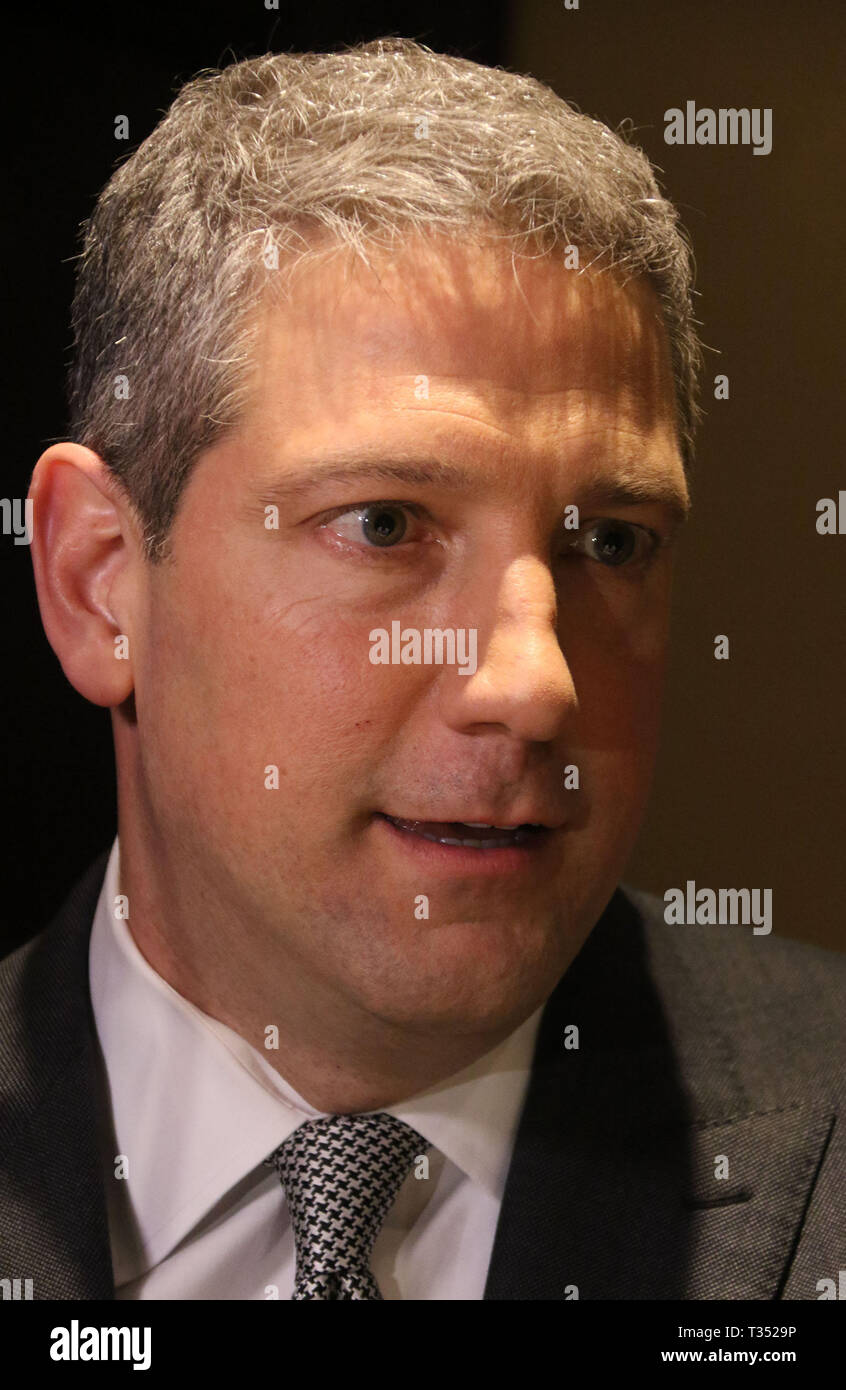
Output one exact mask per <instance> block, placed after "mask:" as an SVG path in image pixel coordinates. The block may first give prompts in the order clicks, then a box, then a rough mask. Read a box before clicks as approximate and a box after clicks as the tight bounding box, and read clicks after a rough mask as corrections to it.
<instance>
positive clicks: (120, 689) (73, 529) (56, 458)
mask: <svg viewBox="0 0 846 1390" xmlns="http://www.w3.org/2000/svg"><path fill="white" fill-rule="evenodd" d="M29 498H30V499H31V501H32V504H33V509H32V512H33V522H32V544H31V546H30V550H31V553H32V563H33V569H34V571H35V587H36V591H37V594H38V606H39V609H40V612H41V621H42V623H43V625H44V631H45V633H46V635H47V640H48V642H49V643H50V646H51V647H52V648H53V651H54V652H55V653H56V656H57V657H58V658H59V662H60V663H61V666H62V670H63V671H64V673H65V675H66V676H67V678H68V680H69V681H70V683H71V685H72V686H73V687H74V688H75V689H76V690H78V691H79V693H80V695H83V696H84V697H85V699H86V700H90V701H91V702H92V704H95V705H103V706H107V707H113V706H115V705H119V704H122V703H123V701H124V700H126V699H127V698H128V696H129V695H130V694H131V692H132V689H133V684H134V682H133V675H132V643H131V632H130V631H129V628H130V627H131V617H132V614H131V612H128V613H121V614H119V615H118V614H116V613H114V612H113V611H112V605H111V603H110V594H111V591H112V588H113V585H114V581H115V579H116V578H117V577H118V576H119V575H120V574H121V572H124V571H126V568H127V566H131V565H132V563H133V560H134V551H135V537H134V528H133V526H132V521H131V517H130V516H129V513H128V509H127V506H126V504H125V502H123V500H122V499H121V498H120V497H119V496H118V491H117V488H116V486H115V483H114V480H113V478H112V476H111V474H110V473H109V471H108V469H107V467H106V465H105V464H104V463H103V460H102V459H101V458H100V457H99V456H98V455H97V454H95V453H93V452H92V450H90V449H86V448H84V447H83V446H82V445H79V444H73V443H70V442H68V443H63V444H52V445H51V446H50V447H49V448H48V449H46V450H45V452H44V453H43V454H42V455H41V457H40V458H39V460H38V463H37V464H36V466H35V470H34V472H33V476H32V482H31V483H30V490H29Z"/></svg>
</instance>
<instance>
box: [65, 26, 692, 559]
mask: <svg viewBox="0 0 846 1390" xmlns="http://www.w3.org/2000/svg"><path fill="white" fill-rule="evenodd" d="M421 134H424V135H425V138H420V137H421ZM480 226H482V227H483V228H487V230H488V231H489V232H490V233H496V234H497V235H501V236H504V237H506V238H508V239H509V240H510V242H511V244H512V253H513V251H514V250H515V249H516V250H519V251H520V252H522V253H525V254H528V252H529V250H530V249H534V250H536V251H537V250H539V251H540V252H541V254H548V253H549V252H552V251H553V250H554V249H555V248H556V247H558V248H560V247H562V246H563V245H576V246H578V247H580V248H586V249H587V250H589V251H590V253H591V255H592V256H594V257H595V260H596V262H598V263H600V264H601V265H604V266H609V267H614V268H616V269H618V270H620V271H621V272H623V273H624V274H625V275H626V276H634V275H643V276H646V277H647V278H648V279H649V281H650V282H651V283H652V285H653V286H654V288H655V290H656V292H657V295H658V298H659V301H660V305H661V310H662V313H663V317H664V322H665V324H666V327H667V332H668V340H669V347H670V357H671V363H672V371H673V379H674V384H675V398H676V416H677V425H678V436H679V442H680V448H681V453H682V458H683V461H684V463H685V467H689V465H690V463H691V462H692V458H693V436H694V432H695V428H696V424H697V422H698V418H699V415H700V413H701V412H700V410H699V406H698V404H697V379H698V373H699V369H700V366H701V358H702V350H701V346H700V343H699V339H698V337H697V333H696V330H695V327H694V323H695V320H694V317H693V293H694V291H693V261H692V256H691V253H690V248H689V245H688V242H687V238H686V235H685V233H684V231H683V229H682V228H681V227H680V225H679V221H678V217H677V214H676V210H675V208H674V207H673V206H672V204H671V203H670V202H669V201H668V200H667V199H666V198H664V197H663V196H662V195H661V192H660V190H659V188H658V185H657V183H656V181H655V177H654V174H653V170H652V167H651V165H650V163H649V160H648V159H647V158H646V156H645V155H644V154H643V153H642V151H640V150H639V149H637V148H635V147H634V146H633V145H631V144H630V143H628V142H627V141H626V140H624V139H622V138H621V137H620V136H618V135H616V134H614V133H613V132H612V131H611V130H609V129H608V127H607V126H604V125H603V124H602V123H601V122H600V121H597V120H593V119H592V118H590V117H589V116H585V115H583V114H581V113H580V112H578V111H576V110H574V109H573V108H572V107H571V106H569V105H568V104H567V103H566V102H565V101H562V100H561V99H560V98H559V97H558V96H556V94H555V93H554V92H553V91H552V90H551V89H550V88H549V87H546V86H544V85H543V83H541V82H538V81H536V80H535V79H534V78H531V77H525V76H520V75H517V74H515V73H511V72H506V71H505V70H503V69H501V68H488V67H483V66H481V65H480V64H478V63H473V62H470V61H468V60H467V59H463V58H456V57H451V56H446V55H444V54H439V53H433V52H432V51H431V50H430V49H428V48H426V47H424V46H423V45H421V44H418V43H416V42H414V41H412V40H410V39H394V38H390V39H379V40H375V41H373V42H369V43H363V44H359V45H357V46H355V47H352V48H348V49H345V50H343V51H340V52H336V53H304V54H286V53H280V54H265V55H263V56H262V57H259V58H251V59H248V60H246V61H244V62H238V63H234V64H232V65H231V66H230V67H228V68H225V69H224V70H222V71H218V70H215V69H204V70H203V71H202V72H200V73H199V74H198V75H197V76H196V77H195V78H194V79H193V80H192V81H190V82H188V83H187V84H186V85H185V86H184V87H183V88H182V89H181V90H180V91H179V93H178V94H177V96H176V98H175V100H174V101H173V104H172V105H171V107H170V109H169V111H168V112H167V114H166V115H165V116H164V118H163V119H162V120H161V121H160V122H159V124H158V125H157V126H156V128H155V129H154V130H153V131H152V133H151V134H150V135H149V136H148V137H147V139H146V140H144V141H143V143H142V144H141V145H140V146H139V147H138V149H136V150H135V151H134V152H133V153H132V154H131V155H130V156H129V157H128V158H127V159H126V160H125V162H123V163H121V164H120V165H119V167H118V168H117V169H116V170H115V172H114V173H113V174H112V176H111V178H110V179H109V181H108V183H107V184H106V186H105V187H104V189H103V190H102V192H101V194H100V197H99V199H98V201H97V204H96V207H95V209H94V211H93V213H92V215H91V217H90V218H89V219H88V220H87V221H86V222H85V223H84V224H83V227H82V232H83V236H84V239H83V249H82V252H81V254H80V257H79V267H78V272H77V282H76V293H75V295H74V301H73V310H72V321H73V331H74V345H75V351H74V359H73V362H72V364H71V367H70V370H69V373H68V384H67V392H68V404H69V408H70V430H71V433H72V436H73V438H75V439H76V440H77V441H78V442H79V443H81V444H85V445H87V446H88V447H89V448H91V449H93V450H94V452H95V453H97V454H99V455H100V457H101V458H102V459H103V460H104V462H105V463H106V464H107V466H108V468H109V469H110V471H111V473H112V475H113V476H114V477H115V478H116V479H117V480H118V481H119V483H120V485H121V486H122V489H123V491H124V493H125V494H126V495H127V496H128V498H129V499H130V501H131V503H132V505H133V507H134V510H135V513H136V515H137V517H138V518H139V521H140V524H141V526H142V530H143V540H144V548H145V554H146V556H147V558H148V559H149V560H151V561H152V562H153V563H155V562H156V561H157V560H159V559H162V558H163V557H164V556H165V555H166V554H167V551H168V544H167V542H168V535H169V530H170V527H171V524H172V521H173V519H174V517H175V515H176V510H177V507H178V504H179V499H180V496H181V494H182V491H183V488H184V486H185V483H186V481H187V479H188V476H189V474H190V471H191V468H192V465H193V463H194V461H195V460H196V458H197V457H198V455H199V454H200V453H201V452H202V451H203V450H205V449H207V448H209V447H210V446H211V445H212V444H213V443H215V442H217V441H218V440H219V439H220V438H222V437H223V435H224V434H225V433H226V432H227V431H229V430H231V429H232V428H234V426H235V425H236V424H237V423H238V420H239V418H241V416H242V414H243V411H244V409H245V406H246V403H247V398H248V380H249V373H250V367H251V363H252V358H251V348H252V347H253V345H254V343H255V338H256V333H257V324H258V322H259V319H260V313H261V310H262V308H263V307H264V306H265V305H266V304H267V302H268V289H269V287H270V286H272V285H273V284H274V282H275V283H276V284H277V285H278V284H279V275H280V272H279V269H278V268H274V259H273V255H272V254H271V255H268V248H269V247H270V248H273V247H276V248H277V250H278V253H279V254H281V257H282V259H283V261H284V265H285V267H287V268H288V270H290V268H291V267H293V266H294V265H296V264H298V263H300V262H301V261H302V260H303V259H304V258H305V257H308V256H311V255H314V254H317V253H318V251H319V247H320V245H321V244H322V245H324V246H325V245H326V243H327V241H328V242H329V243H330V244H332V245H337V246H343V245H347V246H349V247H351V248H352V249H353V250H354V251H355V253H356V254H357V255H358V256H360V257H363V259H364V260H365V261H366V259H367V255H366V248H367V245H368V243H370V244H384V243H387V244H390V243H391V241H392V240H393V239H394V238H395V237H397V236H401V235H403V234H409V233H415V232H432V233H441V234H443V235H446V236H456V237H462V236H464V237H466V236H468V234H469V233H470V232H471V231H472V230H473V229H478V228H479V227H480ZM119 378H123V379H124V381H123V384H122V388H118V386H117V385H116V380H117V379H119ZM124 397H126V398H124Z"/></svg>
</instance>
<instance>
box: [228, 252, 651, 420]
mask: <svg viewBox="0 0 846 1390" xmlns="http://www.w3.org/2000/svg"><path fill="white" fill-rule="evenodd" d="M368 259H369V262H370V264H369V265H365V264H363V263H362V262H361V260H360V259H359V258H358V257H355V256H354V255H353V254H352V253H351V252H350V251H349V250H348V248H343V249H341V250H333V251H332V252H331V253H330V254H328V255H325V256H324V257H318V258H317V259H315V260H312V261H306V262H304V263H302V264H301V265H299V266H297V268H296V271H295V273H294V274H293V276H292V278H291V279H290V282H288V288H287V290H286V293H285V295H284V296H283V297H281V298H276V297H275V296H274V297H272V298H271V299H270V300H268V301H267V303H266V304H265V305H264V306H263V309H262V313H261V316H260V320H259V324H258V338H257V342H256V348H255V352H254V357H253V375H252V379H251V397H250V399H251V404H250V412H258V414H259V415H260V416H262V418H263V419H264V420H265V421H269V420H273V419H275V418H276V417H277V416H278V413H279V412H280V411H282V412H283V413H284V419H285V427H286V434H287V436H288V438H289V439H290V438H291V432H292V431H296V430H298V429H300V428H301V427H304V426H305V425H306V424H308V425H309V427H312V428H313V427H314V425H315V422H316V419H317V418H318V417H320V416H322V417H323V418H324V419H326V420H327V421H328V420H335V421H337V420H338V419H339V418H340V417H341V416H343V417H344V418H345V419H349V418H350V417H351V416H355V415H356V414H357V413H359V412H361V411H365V410H371V411H372V409H373V407H374V406H376V407H379V406H381V407H384V409H385V410H386V411H387V413H389V414H390V413H393V412H395V411H396V410H397V409H400V410H401V409H402V408H403V406H405V405H406V404H408V403H409V402H410V401H411V399H412V396H413V400H414V402H415V403H416V404H417V405H420V406H421V408H423V409H425V408H426V407H432V408H434V406H435V405H436V404H437V406H438V407H440V408H444V409H449V408H450V407H451V406H452V407H454V408H455V409H456V410H461V409H464V408H465V407H466V406H467V405H468V404H469V405H470V407H471V409H472V411H473V412H474V414H477V415H478V418H479V420H480V421H482V420H484V419H486V418H489V419H490V420H491V421H495V422H496V423H497V424H498V425H500V426H503V427H504V428H506V429H508V428H509V427H510V425H511V423H512V422H514V423H515V424H516V423H518V422H520V421H522V420H523V419H524V417H525V414H526V411H527V409H528V408H529V407H530V406H531V408H532V409H533V410H534V411H535V413H536V414H537V412H538V411H539V410H543V409H550V410H552V412H553V413H555V414H557V415H558V417H559V420H560V417H561V416H562V414H563V415H566V419H567V423H568V425H573V424H577V423H578V420H579V418H581V417H585V423H586V424H587V425H588V427H589V426H590V424H591V419H592V418H593V417H594V416H596V417H597V418H599V417H600V416H602V414H603V413H605V414H606V415H607V414H608V412H609V410H610V409H611V403H612V402H613V413H614V416H615V419H616V421H617V423H618V424H619V421H620V419H621V418H622V417H623V416H625V418H626V419H627V420H628V421H629V422H630V424H631V426H632V428H635V429H637V430H638V432H643V433H654V432H655V431H656V430H660V431H661V432H662V433H664V434H665V435H666V434H669V435H674V420H675V415H674V397H673V383H672V375H671V368H670V362H669V350H668V342H667V335H666V330H665V328H664V325H663V322H662V318H661V313H660V308H659V305H658V301H657V297H656V295H655V292H654V290H653V289H652V287H651V286H650V285H649V284H648V283H646V282H645V281H643V280H634V279H632V280H630V281H629V282H628V283H623V282H622V281H621V280H620V279H619V278H618V277H617V276H616V275H615V274H614V273H613V272H608V271H599V270H596V269H591V268H589V267H587V268H583V269H582V270H575V269H568V268H567V267H566V265H565V263H564V259H563V256H562V255H561V254H560V253H559V254H556V253H552V254H551V255H536V256H533V257H529V256H520V255H517V256H514V257H513V256H512V254H511V251H510V250H509V248H508V247H507V246H506V245H505V244H504V243H500V244H496V245H492V244H490V243H488V242H484V241H479V242H476V241H464V242H461V241H456V240H453V239H451V238H450V239H446V238H440V239H438V238H434V237H431V236H430V237H425V238H424V237H409V238H407V239H405V240H404V241H401V242H399V243H398V245H397V247H396V249H394V250H392V251H387V250H385V249H382V248H368ZM588 259H589V258H588V257H587V256H583V266H584V263H585V262H586V261H588ZM424 378H425V387H424V388H422V389H421V379H424Z"/></svg>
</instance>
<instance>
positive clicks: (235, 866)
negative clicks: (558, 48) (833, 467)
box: [0, 40, 844, 1299]
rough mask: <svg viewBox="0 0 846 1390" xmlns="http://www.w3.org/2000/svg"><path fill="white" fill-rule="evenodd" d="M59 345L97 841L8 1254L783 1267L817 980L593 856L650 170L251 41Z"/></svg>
mask: <svg viewBox="0 0 846 1390" xmlns="http://www.w3.org/2000/svg"><path fill="white" fill-rule="evenodd" d="M74 326H75V332H76V354H75V360H74V365H73V368H72V371H71V379H70V399H71V410H72V429H71V434H72V435H73V438H74V442H66V443H60V444H54V445H52V446H51V447H50V448H48V449H47V450H46V451H45V452H44V453H43V454H42V456H41V458H40V459H39V461H38V464H37V466H36V469H35V473H34V476H33V480H32V486H31V497H32V500H33V503H34V518H35V521H34V537H33V544H32V553H33V562H34V567H35V577H36V584H37V589H38V598H39V604H40V608H41V614H42V618H43V622H44V627H45V631H46V633H47V637H48V639H49V641H50V643H51V645H52V646H53V648H54V650H55V652H56V654H57V655H58V657H59V660H60V661H61V663H62V667H63V669H64V671H65V674H66V675H67V677H68V679H69V680H70V681H71V683H72V684H73V685H74V687H75V688H76V689H77V690H78V691H79V692H80V693H81V694H82V695H83V696H84V697H85V698H86V699H88V700H90V701H92V702H93V703H95V704H98V705H102V706H105V707H108V708H109V710H110V711H111V718H112V724H113V731H114V741H115V754H116V762H117V771H118V829H119V834H118V838H117V840H116V841H115V844H114V845H113V846H112V848H111V851H108V852H106V853H105V854H104V855H103V856H102V857H101V858H100V859H99V860H98V861H97V863H96V864H95V865H93V866H92V868H91V869H90V870H89V872H88V874H87V875H86V877H85V878H84V879H83V880H82V882H81V883H80V885H78V887H77V889H76V890H75V892H74V894H73V896H72V897H71V899H70V900H69V902H68V903H67V905H66V907H65V908H64V910H63V912H62V913H61V914H60V915H59V918H58V920H57V922H56V923H55V924H54V925H53V926H52V927H51V928H50V929H49V930H48V931H47V932H46V933H44V934H42V935H41V936H40V937H39V938H38V939H37V940H36V941H34V942H33V943H31V944H30V945H28V946H27V947H25V948H24V949H23V950H21V951H19V952H17V953H15V954H14V955H13V956H12V957H10V958H9V959H8V960H7V961H6V962H5V963H4V965H3V967H2V972H3V973H2V981H3V984H2V991H3V1001H4V1019H5V1023H4V1033H3V1037H2V1042H1V1043H0V1055H2V1057H3V1062H4V1068H3V1078H4V1079H3V1088H4V1089H3V1154H2V1168H3V1172H2V1187H0V1265H2V1270H0V1273H2V1274H3V1275H4V1276H5V1277H9V1278H15V1277H17V1278H27V1277H30V1278H32V1280H33V1290H34V1296H35V1297H36V1298H39V1297H40V1298H50V1297H60V1298H69V1297H83V1298H95V1297H111V1296H117V1297H118V1298H127V1299H181V1298H227V1299H250V1298H267V1297H277V1296H278V1297H280V1298H286V1299H287V1298H291V1297H293V1298H295V1299H336V1298H337V1299H347V1298H354V1299H359V1298H362V1299H364V1298H387V1299H479V1298H482V1297H485V1298H491V1299H518V1298H519V1299H522V1298H532V1299H533V1298H560V1299H573V1298H581V1299H620V1298H653V1299H665V1298H676V1297H680V1298H690V1299H693V1298H720V1297H730V1298H759V1299H772V1298H782V1297H784V1298H801V1299H814V1298H817V1297H819V1281H820V1280H825V1279H827V1278H830V1277H832V1276H834V1277H836V1272H837V1269H838V1268H839V1266H840V1265H842V1264H843V1257H844V1246H843V1227H842V1222H841V1221H840V1219H839V1218H838V1217H837V1216H836V1202H837V1195H838V1190H839V1184H840V1179H841V1178H842V1173H843V1163H844V1157H843V1155H844V1147H843V1141H842V1130H841V1129H840V1128H838V1126H837V1123H836V1116H837V1104H838V1097H837V1095H836V1091H835V1085H836V1077H837V1075H838V1073H837V1070H836V1067H835V1065H834V1057H833V1053H834V1048H833V1046H832V1044H833V1041H834V1037H835V1033H836V1031H837V1028H838V1026H839V1025H838V1019H839V1017H840V1013H839V1009H838V1006H839V1004H840V1001H841V1000H842V986H843V969H842V963H841V962H840V960H839V959H838V958H837V957H834V956H832V955H830V954H828V953H825V952H822V951H818V950H814V949H811V948H802V947H799V946H796V945H791V944H790V943H789V942H787V941H779V940H778V939H777V938H774V937H772V936H771V935H765V936H759V935H757V934H753V933H752V932H750V931H748V930H747V929H744V928H743V927H740V926H735V927H730V926H696V925H682V926H676V925H669V924H667V923H665V922H664V921H663V905H662V904H661V903H660V902H658V901H657V900H654V899H651V898H648V897H646V896H645V895H642V894H639V893H637V892H636V891H634V890H629V889H624V888H621V887H619V886H618V885H619V880H620V877H621V875H622V874H623V871H624V868H625V865H626V862H627V860H628V858H629V855H630V852H631V849H632V846H633V844H634V841H635V838H636V835H637V832H638V829H639V826H640V823H641V820H642V817H643V813H644V809H645V805H646V801H647V794H648V789H649V781H650V776H651V771H652V766H653V762H654V756H655V750H656V743H657V737H658V725H659V703H660V692H661V685H662V679H663V673H664V665H665V658H666V646H667V629H668V616H669V605H670V588H671V572H672V563H673V554H674V548H675V543H676V540H677V537H678V533H679V529H680V526H681V524H682V523H683V521H684V519H685V517H686V515H687V512H688V509H689V494H688V483H687V477H688V470H689V465H690V461H691V457H692V439H693V430H694V426H695V423H696V419H697V406H696V388H695V379H696V371H697V366H698V362H699V346H698V343H697V340H696V335H695V332H694V328H693V321H692V312H691V270H690V260H689V256H688V252H687V249H686V245H685V242H684V240H683V238H682V235H681V234H680V232H679V229H678V226H677V223H676V218H675V214H674V212H673V209H672V208H671V206H670V205H669V204H668V203H667V202H666V201H665V200H664V199H663V198H662V197H661V195H660V192H659V190H658V188H657V186H656V184H655V181H654V178H653V175H652V172H651V170H650V168H649V165H648V163H647V161H646V160H645V158H644V156H643V155H641V154H640V153H639V152H638V151H636V150H634V149H632V148H629V147H627V146H626V145H624V144H623V143H622V142H621V141H620V140H619V139H617V138H616V137H615V136H614V135H613V134H612V133H611V132H610V131H609V130H607V129H606V128H605V127H603V126H602V125H601V124H599V123H598V122H595V121H592V120H590V119H588V118H587V117H583V116H581V115H578V114H577V113H575V112H574V111H572V110H571V109H570V108H569V107H567V106H566V105H565V104H564V103H563V102H561V101H560V100H559V99H558V98H557V97H556V96H555V95H554V94H553V93H552V92H550V91H549V90H547V89H545V88H543V87H542V86H540V85H539V84H537V83H535V82H533V81H531V80H529V79H526V78H522V77H517V76H513V75H511V74H507V73H504V72H499V71H491V70H487V69H484V68H481V67H479V66H477V65H475V64H472V63H469V62H466V61H463V60H459V59H455V58H448V57H442V56H437V55H435V54H432V53H430V52H429V51H428V50H426V49H424V48H422V47H420V46H418V45H416V44H414V43H411V42H408V41H402V40H396V41H387V42H383V43H375V44H367V45H362V46H360V47H359V48H357V49H354V50H351V51H349V52H346V53H341V54H331V55H295V56H286V55H276V56H273V55H267V56H265V57H263V58H260V59H255V60H250V61H249V62H244V63H239V64H235V65H233V66H232V67H230V68H229V69H227V70H226V71H224V72H222V73H217V74H207V75H204V76H202V77H200V78H198V79H196V80H195V81H194V82H192V83H190V84H188V86H187V87H186V88H184V89H183V91H182V92H181V93H180V94H179V96H178V97H177V99H176V101H175V102H174V104H173V107H172V108H171V110H170V112H169V113H168V115H167V116H166V118H165V119H164V120H163V121H162V123H161V124H160V125H159V126H158V127H157V129H156V130H155V131H154V132H153V133H152V135H151V136H150V137H149V138H148V139H147V140H146V141H145V142H144V143H143V144H142V146H141V147H140V148H139V149H138V150H137V151H136V152H135V153H134V154H133V155H132V157H131V158H130V159H129V160H128V161H127V162H126V163H125V164H124V165H123V166H122V167H120V168H119V169H118V170H117V171H116V173H115V174H114V175H113V177H112V178H111V180H110V181H109V184H108V185H107V187H106V188H105V190H104V191H103V193H102V195H101V197H100V200H99V202H98V205H97V209H96V210H95V213H94V216H93V218H92V219H91V222H90V224H89V226H88V229H87V234H86V240H85V246H84V249H83V255H82V258H81V264H80V269H79V280H78V286H77V294H76V298H75V302H74ZM841 1007H842V1006H841ZM57 1134H61V1136H62V1139H61V1144H57V1142H56V1135H57Z"/></svg>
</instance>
